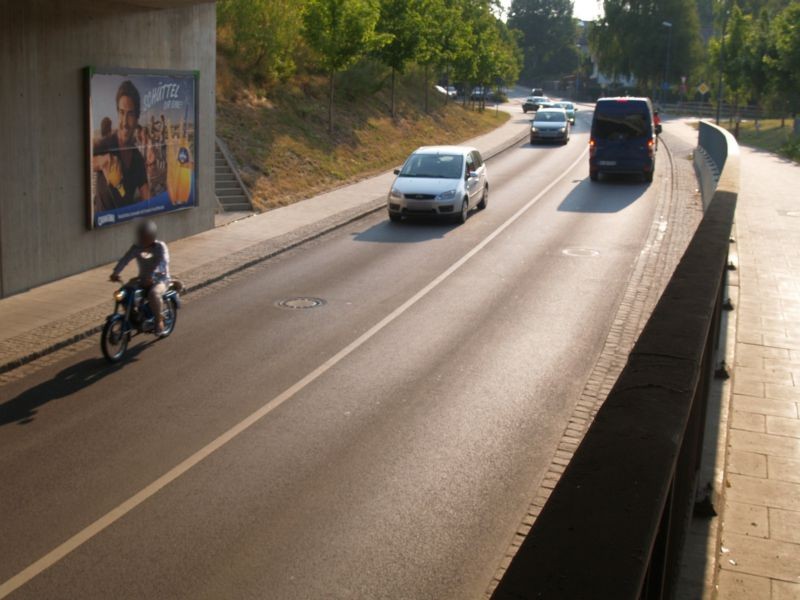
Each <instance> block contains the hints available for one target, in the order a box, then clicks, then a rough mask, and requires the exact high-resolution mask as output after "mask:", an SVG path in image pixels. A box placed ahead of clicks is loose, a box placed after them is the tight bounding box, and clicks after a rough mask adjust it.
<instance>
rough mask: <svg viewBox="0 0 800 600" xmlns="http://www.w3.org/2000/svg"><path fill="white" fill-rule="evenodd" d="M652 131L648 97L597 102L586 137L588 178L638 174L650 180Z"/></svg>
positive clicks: (653, 161)
mask: <svg viewBox="0 0 800 600" xmlns="http://www.w3.org/2000/svg"><path fill="white" fill-rule="evenodd" d="M655 166H656V128H655V125H654V123H653V104H652V102H651V101H650V99H649V98H633V97H627V96H626V97H619V98H601V99H600V100H598V101H597V104H596V105H595V109H594V117H593V118H592V132H591V137H590V138H589V177H590V178H591V180H592V181H598V180H599V179H600V177H601V176H602V175H603V174H604V173H622V174H631V175H641V176H642V177H643V178H644V180H645V181H646V182H648V183H649V182H651V181H653V173H654V171H655Z"/></svg>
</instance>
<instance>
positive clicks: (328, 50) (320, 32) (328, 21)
mask: <svg viewBox="0 0 800 600" xmlns="http://www.w3.org/2000/svg"><path fill="white" fill-rule="evenodd" d="M379 17H380V5H379V3H378V1H377V0H307V2H306V7H305V10H304V11H303V37H304V38H305V40H306V42H307V43H308V45H309V46H310V47H311V48H312V49H313V50H314V51H315V52H316V53H317V60H318V62H319V64H320V66H321V67H322V68H323V69H324V70H325V72H327V73H336V72H338V71H341V70H343V69H345V68H347V67H349V66H350V65H352V64H353V63H355V62H356V61H357V60H358V59H359V58H361V57H362V56H364V54H366V53H367V52H369V51H371V50H375V49H377V48H379V47H381V46H382V45H384V44H385V43H387V42H388V41H389V39H388V38H387V37H385V36H382V35H379V34H377V33H376V31H375V26H376V25H377V23H378V18H379Z"/></svg>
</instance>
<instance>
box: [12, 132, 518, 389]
mask: <svg viewBox="0 0 800 600" xmlns="http://www.w3.org/2000/svg"><path fill="white" fill-rule="evenodd" d="M527 137H528V132H527V131H526V132H524V133H523V134H520V135H517V136H515V137H513V138H511V139H509V140H506V141H505V142H503V143H501V144H499V145H497V146H495V147H494V148H492V149H491V150H489V152H487V153H485V154H484V159H485V160H490V159H492V158H495V157H496V156H498V155H500V154H502V153H503V152H506V151H507V150H509V149H511V148H513V147H514V146H516V145H517V144H519V143H520V142H522V141H523V140H525V139H527ZM383 198H384V197H383V196H380V197H378V198H375V199H373V200H370V201H369V202H366V203H364V206H363V208H357V209H354V210H356V211H357V212H356V213H355V214H352V215H350V216H349V217H348V218H346V219H345V220H344V221H340V222H337V223H335V224H333V225H330V226H328V227H325V228H323V229H321V230H319V231H315V232H313V233H311V234H310V235H306V236H305V237H302V238H300V239H299V240H296V241H294V242H291V243H289V244H286V245H285V246H281V247H280V248H278V249H277V250H274V251H272V252H267V253H266V254H264V255H262V256H259V257H258V258H254V259H250V260H247V261H245V262H243V263H241V264H239V265H236V266H235V267H232V268H230V269H227V270H225V271H223V272H222V273H218V274H216V275H213V276H211V277H208V278H207V279H204V280H202V281H200V282H198V283H195V284H194V285H191V286H189V287H187V288H186V290H184V292H183V294H184V295H188V294H191V293H192V292H196V291H198V290H201V289H203V288H205V287H208V286H209V285H213V284H214V283H217V282H219V281H222V280H223V279H225V278H226V277H229V276H231V275H234V274H236V273H239V272H241V271H244V270H245V269H249V268H250V267H253V266H255V265H257V264H259V263H261V262H264V261H265V260H269V259H271V258H275V257H276V256H278V255H280V254H283V253H284V252H288V251H289V250H294V249H295V248H297V247H299V246H302V245H303V244H306V243H308V242H311V241H314V240H316V239H319V238H320V237H322V236H324V235H327V234H329V233H331V232H333V231H336V230H337V229H341V228H342V227H346V226H348V225H350V224H352V223H354V222H355V221H358V220H360V219H363V218H364V217H366V216H368V215H371V214H373V213H376V212H379V211H380V210H383V208H384V204H383V202H381V204H380V205H378V206H375V204H376V203H377V202H379V201H382V200H383ZM256 243H259V242H256ZM102 329H103V324H102V323H100V324H98V325H95V326H93V327H90V328H88V329H86V330H84V331H81V332H79V333H76V334H73V335H71V336H69V337H67V338H65V339H61V340H58V341H57V342H53V343H51V344H49V345H47V346H45V347H43V348H41V349H39V350H35V351H33V352H29V353H28V354H24V355H22V356H19V357H16V358H14V359H12V360H10V361H7V362H5V363H3V364H0V375H3V374H4V373H8V372H9V371H13V370H14V369H18V368H19V367H22V366H24V365H26V364H28V363H30V362H33V361H34V360H38V359H40V358H42V357H44V356H47V355H48V354H52V353H53V352H57V351H58V350H62V349H64V348H66V347H68V346H71V345H73V344H76V343H78V342H80V341H81V340H84V339H86V338H87V337H90V336H92V335H94V334H96V333H99V332H100V331H101V330H102Z"/></svg>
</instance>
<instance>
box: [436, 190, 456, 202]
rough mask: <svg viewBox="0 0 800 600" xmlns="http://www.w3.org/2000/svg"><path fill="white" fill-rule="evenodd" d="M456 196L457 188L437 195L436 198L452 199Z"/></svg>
mask: <svg viewBox="0 0 800 600" xmlns="http://www.w3.org/2000/svg"><path fill="white" fill-rule="evenodd" d="M455 197H456V191H455V190H447V191H446V192H442V193H441V194H439V195H438V196H436V199H437V200H452V199H453V198H455Z"/></svg>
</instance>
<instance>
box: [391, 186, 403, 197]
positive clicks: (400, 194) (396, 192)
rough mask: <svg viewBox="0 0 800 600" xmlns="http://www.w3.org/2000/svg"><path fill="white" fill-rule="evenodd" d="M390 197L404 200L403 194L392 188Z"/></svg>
mask: <svg viewBox="0 0 800 600" xmlns="http://www.w3.org/2000/svg"><path fill="white" fill-rule="evenodd" d="M389 197H390V198H393V199H395V200H402V199H403V192H399V191H397V190H396V189H394V188H392V191H391V192H389Z"/></svg>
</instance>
